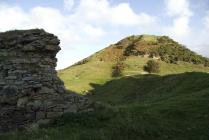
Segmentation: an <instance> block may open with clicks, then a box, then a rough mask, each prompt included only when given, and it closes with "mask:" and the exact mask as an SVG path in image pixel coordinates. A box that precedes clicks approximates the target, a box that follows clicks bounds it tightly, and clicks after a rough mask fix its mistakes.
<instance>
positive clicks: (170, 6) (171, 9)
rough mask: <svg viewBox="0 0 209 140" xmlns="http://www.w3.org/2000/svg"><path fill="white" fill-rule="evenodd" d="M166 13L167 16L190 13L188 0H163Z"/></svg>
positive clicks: (187, 14)
mask: <svg viewBox="0 0 209 140" xmlns="http://www.w3.org/2000/svg"><path fill="white" fill-rule="evenodd" d="M165 3H166V10H167V15H169V16H186V17H189V16H191V15H192V11H191V10H190V8H189V1H188V0H165Z"/></svg>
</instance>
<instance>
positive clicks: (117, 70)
mask: <svg viewBox="0 0 209 140" xmlns="http://www.w3.org/2000/svg"><path fill="white" fill-rule="evenodd" d="M124 67H125V66H124V64H123V62H122V61H119V62H117V63H116V64H115V65H114V66H113V67H112V77H119V76H121V75H122V71H123V69H124Z"/></svg>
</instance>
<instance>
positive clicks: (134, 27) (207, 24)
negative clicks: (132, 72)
mask: <svg viewBox="0 0 209 140" xmlns="http://www.w3.org/2000/svg"><path fill="white" fill-rule="evenodd" d="M30 28H43V29H45V30H46V31H47V32H51V33H54V34H56V35H57V36H58V37H59V38H60V40H61V48H62V50H61V51H60V52H59V54H58V55H57V57H58V66H57V69H62V68H65V67H67V66H69V65H71V64H73V63H75V62H77V61H79V60H81V59H82V58H85V57H87V56H89V55H90V54H92V53H94V52H96V51H98V50H100V49H103V48H105V47H107V46H108V45H109V44H111V43H115V42H117V41H118V40H120V39H122V38H123V37H126V36H129V35H133V34H136V35H138V34H155V35H168V36H170V37H171V38H173V39H175V40H177V41H178V42H180V43H181V44H184V45H186V46H187V47H188V48H190V49H192V50H193V51H196V52H198V53H200V54H202V55H204V56H209V42H208V39H209V0H0V31H2V32H3V31H7V30H12V29H30Z"/></svg>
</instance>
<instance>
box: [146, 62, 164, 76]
mask: <svg viewBox="0 0 209 140" xmlns="http://www.w3.org/2000/svg"><path fill="white" fill-rule="evenodd" d="M144 70H145V71H147V72H149V73H159V72H160V64H159V62H157V61H155V60H149V61H148V62H147V64H146V65H145V66H144Z"/></svg>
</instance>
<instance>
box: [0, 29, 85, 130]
mask: <svg viewBox="0 0 209 140" xmlns="http://www.w3.org/2000/svg"><path fill="white" fill-rule="evenodd" d="M59 43H60V41H59V39H58V38H57V37H56V36H54V35H53V34H50V33H46V32H45V31H44V30H41V29H32V30H15V31H9V32H4V33H0V131H8V130H11V129H15V128H24V127H25V126H27V125H28V124H31V123H33V122H38V121H44V120H48V119H52V118H55V117H59V116H61V115H63V113H68V112H78V111H79V110H80V109H81V108H82V107H84V106H87V104H88V100H87V99H86V98H84V97H80V96H78V95H77V94H65V93H66V90H65V87H64V83H63V82H62V81H61V80H60V79H59V78H58V77H57V72H56V70H55V67H56V62H57V59H56V54H57V52H58V51H59V50H60V47H59Z"/></svg>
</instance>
